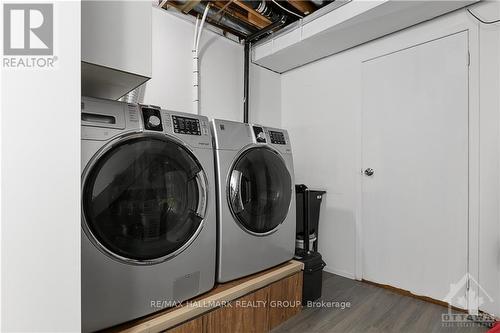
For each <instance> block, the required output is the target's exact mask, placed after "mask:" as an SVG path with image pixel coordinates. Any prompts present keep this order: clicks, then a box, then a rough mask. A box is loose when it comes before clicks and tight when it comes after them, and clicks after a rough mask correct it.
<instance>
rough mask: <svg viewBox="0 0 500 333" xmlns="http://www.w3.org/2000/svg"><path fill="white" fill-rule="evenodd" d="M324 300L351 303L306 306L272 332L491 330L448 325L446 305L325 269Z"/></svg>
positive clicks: (478, 326) (372, 332) (469, 325)
mask: <svg viewBox="0 0 500 333" xmlns="http://www.w3.org/2000/svg"><path fill="white" fill-rule="evenodd" d="M321 300H323V301H325V302H327V301H333V302H349V303H350V307H349V308H347V307H345V308H344V309H341V308H334V307H330V308H328V307H322V308H321V307H320V308H318V307H316V308H314V307H309V308H308V307H304V309H303V310H302V312H301V313H299V314H298V315H297V316H295V317H293V318H292V319H290V320H288V321H287V322H285V323H283V324H281V325H280V326H278V327H277V328H275V329H274V330H273V331H272V332H273V333H281V332H283V333H285V332H292V333H293V332H297V333H299V332H300V333H304V332H339V333H340V332H342V333H344V332H352V333H358V332H359V333H365V332H369V333H378V332H384V333H385V332H405V333H413V332H415V333H424V332H432V333H435V332H458V333H465V332H467V333H473V332H474V333H475V332H478V333H479V332H486V331H487V330H488V328H486V327H484V326H481V325H479V324H476V323H473V322H468V323H467V324H466V325H467V326H468V327H459V326H460V325H457V324H455V325H454V326H453V327H446V326H444V325H443V322H442V320H441V315H442V314H443V313H447V311H448V309H447V308H446V307H443V306H440V305H437V304H433V303H429V302H425V301H422V300H419V299H416V298H413V297H408V296H403V295H400V294H397V293H394V292H392V291H389V290H387V289H383V288H379V287H376V286H373V285H370V284H367V283H363V282H359V281H355V280H351V279H346V278H343V277H340V276H338V275H334V274H330V273H326V272H324V273H323V296H322V298H321V299H320V301H321ZM341 305H342V304H341V303H340V304H338V306H341ZM462 326H463V325H462Z"/></svg>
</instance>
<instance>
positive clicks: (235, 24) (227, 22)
mask: <svg viewBox="0 0 500 333" xmlns="http://www.w3.org/2000/svg"><path fill="white" fill-rule="evenodd" d="M206 7H207V4H204V3H199V4H197V5H196V6H195V7H194V8H193V10H194V11H195V12H197V13H198V14H203V12H204V11H205V8H206ZM218 12H219V11H218V10H217V9H215V8H214V7H210V8H209V9H208V14H207V16H208V18H210V19H211V20H213V21H216V22H218V23H219V24H220V25H223V26H226V27H228V28H230V29H233V30H235V31H238V32H239V33H241V34H243V35H245V36H248V35H251V34H252V33H254V31H255V30H254V29H253V28H252V27H251V26H250V25H249V24H246V23H243V22H240V21H238V20H236V19H234V18H232V17H231V16H227V15H223V14H222V13H218Z"/></svg>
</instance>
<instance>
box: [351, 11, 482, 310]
mask: <svg viewBox="0 0 500 333" xmlns="http://www.w3.org/2000/svg"><path fill="white" fill-rule="evenodd" d="M460 32H467V36H468V48H469V52H468V53H469V54H468V58H469V73H468V90H469V99H468V100H469V105H468V108H469V119H468V120H469V123H468V127H469V137H468V239H467V257H468V259H467V273H468V274H470V276H472V277H474V278H475V279H476V280H479V181H480V179H479V170H480V169H479V167H480V159H479V158H480V155H479V152H480V146H479V144H480V137H479V134H480V132H479V130H480V117H479V115H480V103H479V69H480V68H479V26H478V23H477V22H476V21H475V20H474V19H473V18H471V17H470V16H469V15H467V12H466V11H465V10H460V11H457V12H455V13H452V14H449V15H446V16H443V17H441V18H438V19H436V20H432V21H428V22H425V23H422V24H420V25H417V26H415V27H410V28H408V29H405V30H403V31H400V32H396V33H393V34H391V35H389V36H387V37H384V38H382V39H379V40H376V41H374V42H372V43H368V44H366V45H365V46H361V47H362V48H363V49H362V50H361V58H360V66H361V65H362V63H363V62H365V61H368V60H371V59H373V58H377V57H380V56H383V55H387V54H390V53H394V52H397V51H400V50H404V49H407V48H410V47H414V46H417V45H420V44H424V43H427V42H429V41H433V40H437V39H440V38H444V37H447V36H451V35H454V34H457V33H460ZM466 56H467V55H466ZM359 75H362V70H360V71H359ZM359 82H362V78H361V77H360V81H359ZM362 113H363V108H362V107H361V108H359V114H358V115H357V117H358V121H357V124H358V128H357V130H358V133H359V134H360V135H358V142H357V146H358V152H359V154H358V157H357V158H358V161H357V165H358V170H359V177H358V183H357V187H358V191H357V192H358V197H357V200H356V202H357V208H356V225H355V229H356V247H355V278H356V279H357V280H362V279H363V249H364V247H363V237H362V234H363V221H362V208H363V204H362V196H363V192H362V189H363V187H362V184H363V173H362V170H363V165H362V163H363V157H362V156H363V146H362V137H363V136H362V135H363V131H362V119H363V118H362ZM468 287H469V288H470V289H467V291H466V295H467V296H466V297H467V300H468V302H467V303H468V305H467V309H468V311H469V313H471V314H477V313H478V308H477V304H478V302H476V301H475V300H473V299H470V297H472V295H479V286H478V285H477V284H469V286H468ZM476 297H478V296H476Z"/></svg>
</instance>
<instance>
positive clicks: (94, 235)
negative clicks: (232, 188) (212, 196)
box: [82, 136, 206, 264]
mask: <svg viewBox="0 0 500 333" xmlns="http://www.w3.org/2000/svg"><path fill="white" fill-rule="evenodd" d="M205 201H206V178H205V175H204V173H203V170H202V168H201V166H200V165H199V163H198V162H197V161H196V159H195V157H194V156H193V155H192V154H191V153H190V152H189V151H188V150H187V149H186V148H184V147H183V146H182V145H180V144H178V143H177V142H174V141H171V140H169V139H167V138H166V137H151V136H135V137H132V138H129V139H127V140H125V141H121V142H119V143H118V144H116V145H112V147H111V148H110V149H108V150H107V151H105V152H104V153H102V155H101V156H100V158H97V159H96V162H95V164H94V165H93V166H92V167H91V169H90V171H89V172H88V174H87V177H86V179H84V185H83V192H82V208H83V213H84V217H85V222H84V225H83V226H84V228H85V229H86V231H87V234H88V233H89V232H90V235H89V237H90V238H91V240H92V241H93V242H94V243H95V244H96V245H97V246H99V247H100V248H101V250H104V251H105V252H106V253H107V254H109V255H111V256H112V257H115V258H117V259H121V260H125V261H127V262H130V261H135V262H138V263H146V264H151V263H154V262H159V261H162V260H165V259H167V258H168V257H170V256H172V255H174V254H175V253H176V252H177V251H181V249H182V248H184V247H185V246H187V245H188V244H189V243H190V241H192V240H193V239H194V238H195V236H196V234H197V232H198V231H199V230H200V229H201V223H202V220H203V218H204V214H205ZM95 241H97V242H95Z"/></svg>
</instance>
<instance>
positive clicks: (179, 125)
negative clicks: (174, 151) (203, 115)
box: [172, 116, 201, 135]
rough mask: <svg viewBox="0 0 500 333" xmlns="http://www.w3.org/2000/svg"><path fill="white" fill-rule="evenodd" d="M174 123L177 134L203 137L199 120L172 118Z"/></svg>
mask: <svg viewBox="0 0 500 333" xmlns="http://www.w3.org/2000/svg"><path fill="white" fill-rule="evenodd" d="M172 121H173V123H174V132H175V133H180V134H189V135H201V131H200V120H199V119H194V118H187V117H180V116H172Z"/></svg>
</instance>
